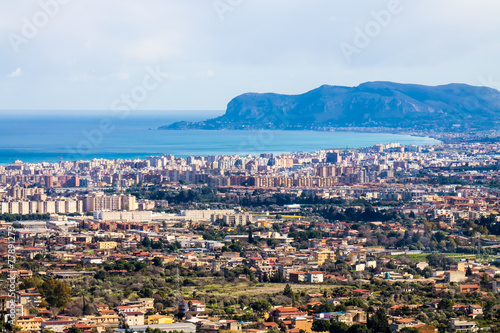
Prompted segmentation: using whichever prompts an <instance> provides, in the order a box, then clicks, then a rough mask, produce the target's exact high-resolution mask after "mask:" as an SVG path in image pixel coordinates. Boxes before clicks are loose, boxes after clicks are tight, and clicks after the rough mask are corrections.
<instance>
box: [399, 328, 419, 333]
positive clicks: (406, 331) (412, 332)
mask: <svg viewBox="0 0 500 333" xmlns="http://www.w3.org/2000/svg"><path fill="white" fill-rule="evenodd" d="M399 332H400V333H418V332H420V331H419V330H417V329H416V328H415V327H403V328H402V329H400V330H399Z"/></svg>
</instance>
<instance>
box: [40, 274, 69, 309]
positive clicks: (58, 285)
mask: <svg viewBox="0 0 500 333" xmlns="http://www.w3.org/2000/svg"><path fill="white" fill-rule="evenodd" d="M38 289H39V291H40V294H41V295H42V296H43V297H44V298H45V300H46V301H47V303H48V304H49V305H50V306H56V307H63V306H65V305H66V304H68V302H69V301H70V300H71V288H70V287H69V285H68V284H67V283H66V282H64V281H60V280H54V279H48V280H47V281H45V282H44V283H43V284H42V285H41V286H40V287H39V288H38Z"/></svg>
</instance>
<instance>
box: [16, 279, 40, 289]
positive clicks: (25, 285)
mask: <svg viewBox="0 0 500 333" xmlns="http://www.w3.org/2000/svg"><path fill="white" fill-rule="evenodd" d="M42 284H43V280H42V279H40V278H37V277H32V278H27V279H24V280H22V282H21V284H20V285H19V289H21V290H22V289H30V288H38V287H40V286H41V285H42Z"/></svg>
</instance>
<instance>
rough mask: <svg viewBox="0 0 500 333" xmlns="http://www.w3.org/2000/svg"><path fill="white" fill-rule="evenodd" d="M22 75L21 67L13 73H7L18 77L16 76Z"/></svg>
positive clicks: (12, 76) (11, 76)
mask: <svg viewBox="0 0 500 333" xmlns="http://www.w3.org/2000/svg"><path fill="white" fill-rule="evenodd" d="M21 75H22V72H21V67H17V68H16V70H15V71H13V72H12V73H10V74H9V75H7V77H10V78H16V77H20V76H21Z"/></svg>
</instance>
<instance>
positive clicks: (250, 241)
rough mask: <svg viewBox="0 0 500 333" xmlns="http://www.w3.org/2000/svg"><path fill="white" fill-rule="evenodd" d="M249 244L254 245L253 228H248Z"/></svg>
mask: <svg viewBox="0 0 500 333" xmlns="http://www.w3.org/2000/svg"><path fill="white" fill-rule="evenodd" d="M248 243H250V244H253V230H252V227H248Z"/></svg>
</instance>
